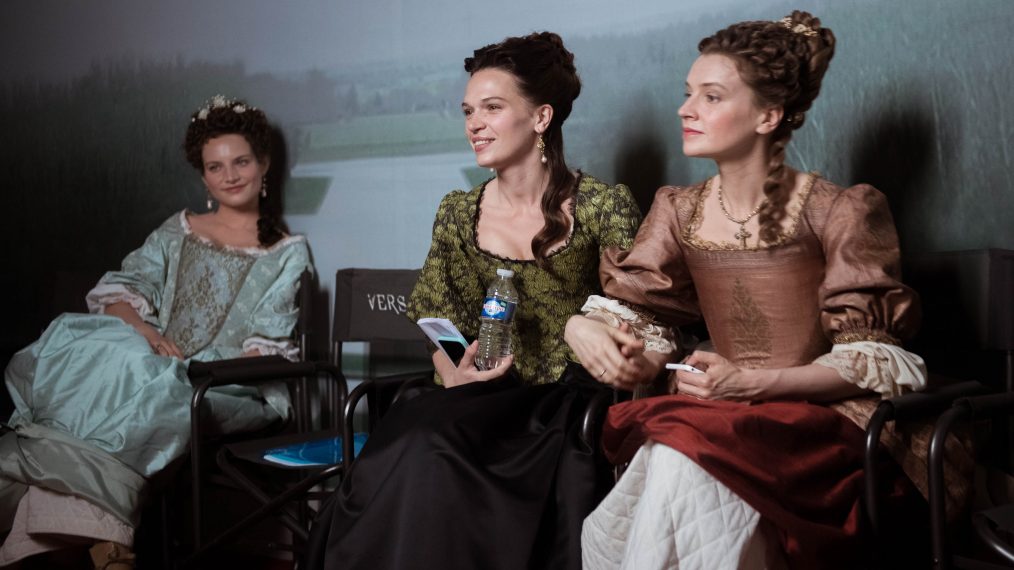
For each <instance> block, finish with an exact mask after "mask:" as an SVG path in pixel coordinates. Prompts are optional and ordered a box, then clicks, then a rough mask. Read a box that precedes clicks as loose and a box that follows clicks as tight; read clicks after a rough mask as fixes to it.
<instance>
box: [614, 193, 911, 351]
mask: <svg viewBox="0 0 1014 570" xmlns="http://www.w3.org/2000/svg"><path fill="white" fill-rule="evenodd" d="M807 189H808V192H807V195H805V196H802V197H801V198H802V199H801V206H800V207H799V208H796V209H795V210H794V211H791V210H790V211H789V215H790V216H791V218H792V223H790V224H789V225H788V226H787V227H788V228H789V229H788V230H787V232H786V234H785V235H784V236H783V238H782V239H780V240H779V241H778V242H777V243H775V244H773V245H770V246H768V247H762V248H752V249H736V248H731V247H729V246H728V244H710V243H708V242H705V241H703V240H700V239H698V238H697V236H696V235H695V234H694V228H695V227H696V226H697V225H698V224H697V223H696V222H697V221H699V220H695V219H694V216H695V214H696V213H697V210H698V204H699V203H700V201H701V196H702V193H703V192H704V190H705V185H704V184H699V185H696V186H690V187H685V188H677V187H664V188H662V189H660V190H659V191H658V193H657V194H656V196H655V202H654V204H653V205H652V208H651V211H650V212H649V214H648V216H647V217H646V218H645V221H644V223H643V224H642V226H641V230H640V231H639V233H638V235H637V238H636V240H635V242H634V245H633V246H632V248H631V249H630V250H628V251H620V250H618V249H611V250H609V251H607V252H606V253H605V255H604V257H603V261H602V264H601V266H600V270H599V274H600V278H601V279H602V283H603V290H604V292H605V293H606V294H607V295H609V296H610V297H614V298H617V299H620V300H623V301H625V302H627V303H630V304H632V305H635V306H637V307H639V308H640V309H642V310H645V311H646V312H647V313H649V314H652V315H654V316H655V317H656V318H657V319H658V320H659V321H661V322H663V323H666V324H669V325H672V326H681V325H684V324H687V323H689V322H692V321H695V320H699V319H700V318H701V317H703V318H704V321H705V323H706V324H707V326H708V331H709V333H710V334H711V338H712V341H713V342H714V344H715V348H716V350H717V351H718V353H719V354H721V355H723V356H725V357H726V358H728V359H729V360H731V361H733V362H735V363H736V364H738V365H740V366H744V367H748V368H783V367H789V366H799V365H803V364H808V363H810V362H812V361H813V360H814V359H815V358H817V357H818V356H820V355H822V354H825V353H827V352H828V351H829V350H830V348H831V344H832V343H834V342H852V341H855V340H875V341H878V342H897V339H899V338H904V337H906V336H908V335H909V334H910V333H911V332H912V331H914V330H915V328H916V327H917V326H918V320H919V310H918V305H917V302H916V297H915V294H914V292H912V290H911V289H909V288H907V287H905V286H904V285H903V284H902V283H901V282H900V275H899V268H898V255H899V252H898V242H897V235H896V233H895V230H894V223H893V221H892V219H891V215H890V211H889V210H888V208H887V202H886V200H885V199H884V197H883V195H882V194H881V193H880V192H878V191H877V190H876V189H874V188H873V187H871V186H868V185H859V186H853V187H851V188H842V187H840V186H836V185H834V184H832V183H830V182H828V181H827V180H824V179H822V178H816V179H815V180H814V181H813V182H812V185H810V186H808V187H807Z"/></svg>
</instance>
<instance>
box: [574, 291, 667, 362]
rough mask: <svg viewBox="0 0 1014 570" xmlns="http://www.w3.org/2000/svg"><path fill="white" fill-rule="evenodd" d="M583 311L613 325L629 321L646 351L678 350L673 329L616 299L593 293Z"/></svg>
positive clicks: (663, 352) (586, 314)
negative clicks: (651, 319) (647, 317)
mask: <svg viewBox="0 0 1014 570" xmlns="http://www.w3.org/2000/svg"><path fill="white" fill-rule="evenodd" d="M581 312H582V313H584V314H585V316H586V317H588V318H589V319H594V320H596V321H600V322H603V323H605V324H607V325H609V326H612V327H618V326H620V323H621V322H625V323H627V324H628V325H630V330H631V331H633V333H634V336H636V337H637V338H639V339H641V340H643V341H644V350H645V352H661V353H662V354H670V353H672V352H674V351H675V350H676V341H675V340H674V339H675V337H674V335H673V332H672V329H670V328H669V327H663V326H660V325H657V324H655V323H653V322H651V321H650V320H649V319H646V318H645V317H644V316H642V315H640V314H639V313H637V311H634V310H633V309H631V308H630V307H627V306H626V305H624V304H623V303H621V302H619V301H617V300H616V299H609V298H607V297H602V296H600V295H591V296H590V297H588V300H587V301H585V303H584V306H583V307H581Z"/></svg>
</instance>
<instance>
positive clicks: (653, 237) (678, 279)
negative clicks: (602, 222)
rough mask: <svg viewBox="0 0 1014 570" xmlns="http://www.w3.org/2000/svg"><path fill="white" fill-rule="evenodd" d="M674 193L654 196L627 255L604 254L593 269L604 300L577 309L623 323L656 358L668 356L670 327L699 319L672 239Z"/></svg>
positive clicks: (620, 251)
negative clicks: (606, 315) (608, 315)
mask: <svg viewBox="0 0 1014 570" xmlns="http://www.w3.org/2000/svg"><path fill="white" fill-rule="evenodd" d="M679 192H680V190H679V189H677V188H672V187H665V188H662V189H660V190H659V191H658V192H657V193H656V194H655V201H654V203H652V206H651V210H650V211H649V212H648V215H647V217H646V218H645V219H644V223H642V224H641V228H640V230H639V231H638V232H637V236H636V237H635V238H634V243H633V245H632V246H631V247H630V249H627V250H623V249H620V248H618V247H610V248H608V249H606V251H605V252H604V253H603V255H602V260H601V262H600V264H599V279H600V280H601V282H602V291H603V292H604V293H605V295H606V296H607V297H609V298H610V299H601V298H595V297H594V296H593V297H592V298H589V300H588V303H586V304H585V307H584V308H583V309H582V310H583V311H584V312H585V313H586V314H588V315H589V316H590V317H593V318H596V315H597V317H598V318H599V319H600V320H605V321H606V322H610V321H609V320H608V319H605V318H602V312H606V313H610V314H611V315H612V316H613V318H615V319H619V320H622V321H625V322H627V323H629V324H630V325H631V328H632V329H633V331H634V332H635V334H637V335H638V336H639V337H640V338H643V339H645V343H646V344H645V348H646V349H647V350H653V351H656V352H671V351H672V350H673V337H674V335H673V332H672V329H671V328H670V327H678V326H681V325H684V324H687V323H690V322H694V321H697V320H699V319H700V309H699V307H698V303H697V292H696V291H695V290H694V287H693V281H692V280H691V278H690V272H689V270H688V269H687V266H686V263H685V261H684V258H683V244H682V243H681V242H680V240H679V238H678V234H679V231H680V230H679V228H680V220H679V218H678V217H677V208H678V206H677V204H678V202H679V200H680V196H679ZM611 301H612V302H611ZM615 301H618V302H619V303H615ZM611 324H613V323H611Z"/></svg>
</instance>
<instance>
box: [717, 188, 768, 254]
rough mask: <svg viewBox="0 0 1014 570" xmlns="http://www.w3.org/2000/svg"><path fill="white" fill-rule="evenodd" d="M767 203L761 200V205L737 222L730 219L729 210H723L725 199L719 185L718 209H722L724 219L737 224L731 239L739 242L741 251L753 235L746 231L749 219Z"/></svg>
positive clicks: (765, 199) (765, 200) (734, 219)
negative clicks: (737, 228)
mask: <svg viewBox="0 0 1014 570" xmlns="http://www.w3.org/2000/svg"><path fill="white" fill-rule="evenodd" d="M767 201H768V199H767V198H764V199H763V200H761V203H760V204H757V207H756V208H754V209H753V211H752V212H750V214H749V215H747V217H745V218H743V219H742V220H737V219H736V218H733V217H732V214H730V213H729V210H727V209H725V199H724V198H723V197H722V185H721V184H719V185H718V207H720V208H721V209H722V213H723V214H725V217H726V218H728V219H729V221H730V222H733V223H735V224H739V231H738V232H736V233H735V234H734V236H733V237H735V238H736V239H738V240H739V245H740V247H742V248H743V249H746V238H748V237H751V236H752V235H753V234H751V233H750V232H748V231H746V223H747V222H749V221H750V219H751V218H753V217H754V216H756V215H757V212H760V209H761V208H762V207H763V206H764V204H766V203H767Z"/></svg>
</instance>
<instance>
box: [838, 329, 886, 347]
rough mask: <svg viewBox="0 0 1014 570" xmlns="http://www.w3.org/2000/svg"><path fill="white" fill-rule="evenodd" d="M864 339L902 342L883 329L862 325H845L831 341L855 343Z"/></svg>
mask: <svg viewBox="0 0 1014 570" xmlns="http://www.w3.org/2000/svg"><path fill="white" fill-rule="evenodd" d="M864 341H869V342H876V343H881V344H893V345H895V346H901V342H900V341H899V340H898V339H897V337H895V336H893V335H890V334H888V333H886V332H884V331H882V330H875V329H871V328H869V327H866V326H861V325H853V326H849V327H843V328H842V329H841V330H840V331H838V332H837V333H836V334H835V335H834V337H832V339H831V342H833V343H834V344H836V345H837V344H853V343H856V342H864Z"/></svg>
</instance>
